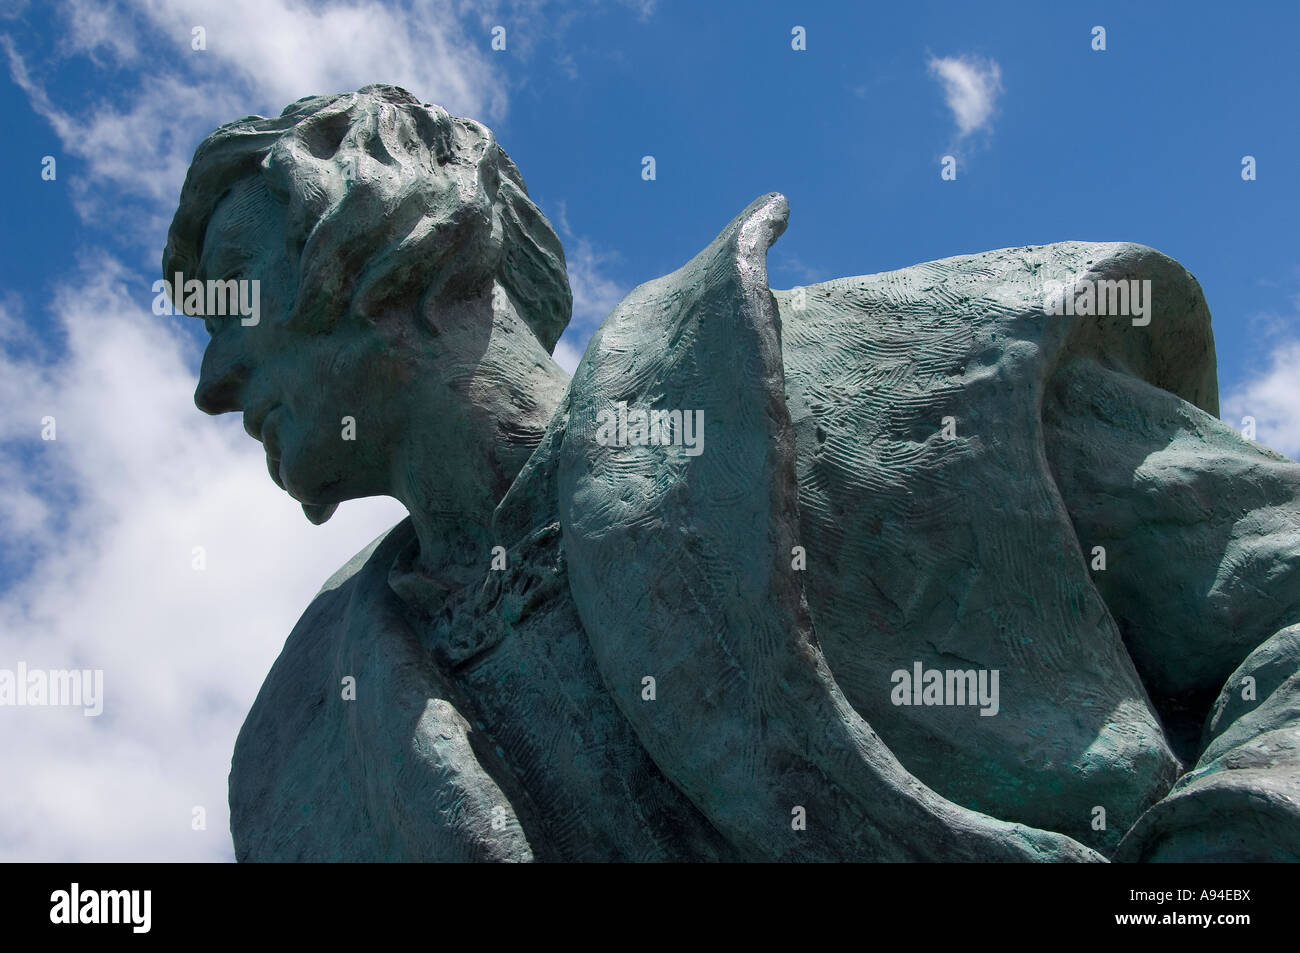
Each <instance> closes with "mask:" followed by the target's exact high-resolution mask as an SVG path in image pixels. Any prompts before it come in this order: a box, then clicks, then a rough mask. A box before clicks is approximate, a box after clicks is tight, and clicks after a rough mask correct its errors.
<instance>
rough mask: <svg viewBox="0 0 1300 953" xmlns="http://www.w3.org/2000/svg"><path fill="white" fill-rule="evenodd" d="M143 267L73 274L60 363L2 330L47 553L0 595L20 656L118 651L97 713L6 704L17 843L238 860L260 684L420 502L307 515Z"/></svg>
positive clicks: (71, 851) (6, 652)
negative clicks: (243, 735) (198, 368)
mask: <svg viewBox="0 0 1300 953" xmlns="http://www.w3.org/2000/svg"><path fill="white" fill-rule="evenodd" d="M134 281H135V279H134V277H133V275H132V274H131V272H130V271H129V270H128V269H125V268H123V267H122V266H121V265H120V264H119V263H118V262H116V261H115V260H113V259H111V258H106V257H96V258H93V259H90V260H88V261H87V262H86V263H85V266H84V268H83V269H82V270H81V271H79V273H77V274H76V275H75V276H73V277H72V279H71V280H70V281H69V282H68V283H66V284H64V285H62V286H60V287H59V288H58V289H57V291H56V293H55V296H54V298H53V300H52V302H51V303H50V305H49V308H48V311H47V312H45V313H42V314H41V315H39V317H40V318H41V319H43V320H49V321H51V322H53V323H55V324H57V325H58V326H59V328H60V329H61V331H62V332H63V333H64V334H65V335H66V340H67V349H66V352H65V353H64V354H62V355H61V356H60V357H59V358H58V359H56V360H54V361H52V362H51V361H48V360H46V358H47V357H48V355H42V354H33V355H30V356H21V355H18V354H16V353H15V351H16V350H17V349H16V348H11V347H10V346H9V344H10V343H11V342H10V337H9V336H4V337H5V340H4V342H2V343H0V405H3V406H4V407H5V408H6V411H5V414H4V415H3V416H0V485H2V486H3V493H0V538H3V539H4V540H5V553H6V556H12V555H14V554H15V553H19V554H21V557H22V562H23V563H24V568H25V569H26V570H27V571H26V572H25V573H24V574H23V576H22V578H21V579H18V580H16V581H14V580H11V581H10V585H9V586H8V587H7V588H5V589H4V590H3V592H0V658H3V659H4V660H5V661H4V662H3V663H0V664H3V666H4V667H5V668H9V669H11V670H12V669H13V667H14V666H15V665H16V663H17V661H19V660H21V661H25V662H26V663H27V664H28V666H29V667H31V668H45V669H63V668H92V669H102V670H103V672H104V699H105V704H104V713H103V714H102V715H101V716H100V717H98V718H87V717H84V716H83V715H82V714H81V712H80V711H78V710H70V709H57V708H14V707H6V708H4V709H0V731H2V732H3V742H2V744H3V747H4V750H5V758H6V760H7V761H8V762H9V763H11V764H14V765H21V766H22V769H21V770H15V771H10V772H8V773H7V775H6V780H5V783H4V785H0V860H195V859H207V860H221V859H231V857H232V851H231V846H230V837H229V833H228V816H227V808H226V773H227V771H228V770H229V764H230V751H231V747H232V745H233V742H234V738H235V734H236V733H237V731H238V729H239V725H240V723H241V722H242V720H243V718H244V715H245V713H246V712H247V710H248V708H249V706H250V705H251V703H252V700H253V697H254V695H255V694H256V692H257V687H258V685H259V684H260V683H261V681H262V679H263V677H264V676H265V674H266V672H267V671H268V669H269V668H270V665H271V662H272V661H273V660H274V658H275V656H276V655H277V654H278V652H279V650H280V647H281V646H282V645H283V643H284V640H285V638H286V636H287V635H288V633H289V631H290V629H291V628H292V627H293V625H294V623H295V622H296V621H297V618H298V615H299V614H300V613H301V612H302V610H303V609H304V608H305V607H306V605H307V603H308V602H309V601H310V599H311V597H312V595H313V594H314V593H315V592H316V590H317V589H318V588H319V587H320V584H321V583H322V582H323V581H324V580H325V579H326V578H328V576H329V575H330V574H331V573H333V572H334V570H336V569H337V568H338V567H339V565H340V564H341V563H342V562H343V561H344V560H346V559H347V558H348V557H349V556H351V555H352V554H353V553H355V552H357V551H358V550H359V549H360V548H361V547H362V546H364V545H365V544H366V543H367V542H368V541H369V540H370V539H371V538H373V537H374V536H375V535H376V534H377V533H378V532H380V531H381V530H382V529H383V528H384V527H387V526H391V525H392V524H393V523H395V522H396V521H397V520H398V519H400V518H401V517H402V516H403V515H404V514H403V511H402V508H401V507H400V506H399V505H398V504H397V503H396V502H395V501H392V500H359V501H354V502H353V503H350V504H348V505H345V506H343V507H342V508H340V510H339V512H338V514H337V515H336V516H335V517H334V519H333V520H331V521H330V522H329V523H328V524H326V525H325V526H320V527H315V526H311V525H310V524H308V523H307V521H306V520H305V519H303V517H302V513H301V510H300V509H299V507H298V506H297V504H296V503H294V501H293V500H292V499H290V498H289V497H288V496H286V495H285V494H284V493H283V492H281V491H280V490H278V489H276V488H275V487H274V486H273V485H272V484H271V482H270V480H269V479H268V478H267V476H266V467H265V464H264V462H263V460H262V450H261V448H260V447H259V446H258V445H257V444H256V443H254V442H253V441H252V440H250V439H249V438H248V436H247V434H245V433H244V432H243V428H242V427H241V426H240V422H239V419H238V417H237V416H236V415H229V416H227V417H223V418H219V419H215V420H203V419H200V418H199V415H198V411H197V410H196V409H195V408H194V405H193V403H192V402H191V400H192V393H193V389H194V375H193V372H192V371H191V370H190V367H191V365H192V364H193V362H194V360H195V358H196V357H197V354H196V353H195V351H196V347H195V345H194V344H193V343H192V341H191V340H190V338H189V337H188V335H185V334H183V333H182V332H181V331H180V329H179V328H178V327H177V325H176V322H177V321H179V320H181V319H175V318H158V317H155V316H154V315H152V314H151V313H150V312H149V310H148V308H147V307H142V306H141V305H140V304H139V303H138V302H137V301H136V300H134V298H133V296H132V294H131V288H132V284H133V282H134ZM19 336H20V337H21V334H19ZM13 343H18V342H13ZM45 417H53V418H54V426H55V431H54V436H55V438H56V439H54V440H51V441H46V440H42V439H41V431H42V419H43V418H45ZM196 546H201V547H203V551H204V556H205V560H206V568H204V569H202V570H196V569H195V568H194V565H195V563H194V548H195V547H196ZM194 807H202V808H204V809H205V812H206V821H207V827H206V829H205V830H194V829H193V828H192V826H191V818H192V811H193V808H194Z"/></svg>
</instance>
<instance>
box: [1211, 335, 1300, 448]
mask: <svg viewBox="0 0 1300 953" xmlns="http://www.w3.org/2000/svg"><path fill="white" fill-rule="evenodd" d="M1222 414H1223V419H1224V420H1225V421H1227V422H1228V423H1229V424H1231V425H1232V426H1233V427H1234V428H1236V429H1238V430H1240V429H1241V428H1242V418H1244V417H1254V418H1255V439H1256V440H1257V441H1258V442H1259V443H1262V444H1264V445H1266V446H1269V447H1272V448H1273V449H1274V450H1276V451H1278V452H1279V453H1282V454H1285V455H1286V456H1288V457H1290V458H1291V459H1293V460H1300V340H1288V341H1283V342H1281V343H1280V344H1278V345H1276V346H1275V347H1274V348H1273V350H1272V351H1271V352H1270V353H1269V355H1268V356H1267V358H1266V360H1265V363H1264V367H1263V369H1262V371H1261V372H1260V373H1258V374H1256V375H1255V376H1254V377H1252V378H1250V379H1248V380H1246V381H1245V382H1243V383H1242V384H1241V385H1239V386H1238V387H1236V388H1235V389H1234V390H1232V391H1231V392H1230V393H1229V394H1228V395H1227V396H1225V397H1224V398H1223V401H1222Z"/></svg>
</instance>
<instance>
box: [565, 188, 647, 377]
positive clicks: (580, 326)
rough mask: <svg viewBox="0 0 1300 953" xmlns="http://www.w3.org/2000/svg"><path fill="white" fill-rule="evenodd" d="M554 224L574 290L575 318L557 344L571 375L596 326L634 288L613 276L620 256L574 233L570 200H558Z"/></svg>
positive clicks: (570, 285)
mask: <svg viewBox="0 0 1300 953" xmlns="http://www.w3.org/2000/svg"><path fill="white" fill-rule="evenodd" d="M553 215H554V223H555V227H556V229H557V230H558V231H559V233H560V237H561V238H562V239H563V240H564V257H565V264H566V267H567V270H568V272H569V287H570V288H571V289H572V290H573V319H572V320H571V321H570V322H569V327H568V328H567V329H566V330H565V332H564V335H563V336H562V337H561V338H560V340H559V342H558V343H557V344H556V346H555V353H554V355H553V356H554V357H555V361H556V363H557V364H559V365H560V366H561V367H563V368H564V369H565V370H566V371H568V372H569V373H570V374H572V373H573V371H574V369H575V368H576V367H577V366H578V361H579V360H580V359H581V358H582V352H583V351H584V350H586V347H587V341H588V340H589V339H590V338H591V335H592V332H593V331H595V329H596V327H597V326H598V325H599V324H600V323H601V322H602V321H604V320H605V318H607V317H608V316H609V313H610V312H611V311H613V310H614V308H615V306H616V305H617V304H618V303H619V302H620V301H622V300H623V299H624V298H625V297H626V296H627V293H628V291H630V290H631V289H630V288H628V287H627V286H625V285H624V284H622V283H621V282H618V281H616V280H614V279H613V278H610V277H609V275H608V273H607V268H608V267H609V266H610V265H611V264H612V263H614V262H615V261H616V260H617V257H618V256H617V255H616V254H614V253H612V252H606V251H603V250H600V249H597V248H596V247H595V246H594V245H593V244H592V243H591V242H590V241H589V240H588V239H586V238H584V237H581V236H578V235H575V234H574V232H573V229H572V227H571V226H570V225H569V210H568V205H567V203H565V202H563V201H560V202H556V203H555V206H554V209H553Z"/></svg>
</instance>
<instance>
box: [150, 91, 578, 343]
mask: <svg viewBox="0 0 1300 953" xmlns="http://www.w3.org/2000/svg"><path fill="white" fill-rule="evenodd" d="M254 175H261V176H262V178H263V180H264V182H265V183H266V184H267V186H268V188H269V189H270V191H271V194H272V195H274V196H275V197H276V198H277V199H278V200H279V201H281V202H283V203H285V205H286V207H287V211H288V214H287V219H286V221H287V235H286V236H285V238H286V241H289V242H291V243H293V246H294V247H295V249H296V252H297V255H296V257H297V261H298V275H297V279H298V283H297V293H296V295H295V297H294V302H293V306H292V309H291V312H290V315H289V318H288V320H289V322H290V323H292V324H294V325H296V326H298V327H301V328H303V329H310V330H321V331H324V330H328V329H329V328H330V327H332V326H333V324H334V322H335V321H337V320H338V319H339V318H340V317H341V316H342V315H344V314H346V313H349V312H352V313H355V314H359V315H365V316H367V317H369V318H371V319H383V318H385V317H388V316H391V315H393V314H394V313H399V312H400V313H405V314H407V315H410V314H411V312H415V313H417V314H418V313H420V311H421V309H422V306H423V304H424V303H425V302H426V301H428V300H441V301H450V300H456V299H459V298H467V297H471V296H476V295H478V294H481V293H483V292H484V291H485V290H486V289H487V287H488V282H489V281H490V279H492V278H493V277H495V278H496V279H497V281H499V282H500V283H501V284H502V286H504V288H505V290H506V291H507V292H508V293H509V294H510V296H511V298H512V299H513V301H514V303H515V305H516V307H517V308H518V309H519V312H520V314H521V315H522V316H523V317H524V319H525V320H526V321H527V322H528V323H529V325H530V326H531V327H532V329H533V332H534V333H535V334H536V335H537V337H538V339H539V340H540V341H541V342H542V344H543V346H544V347H545V348H546V350H547V351H551V350H552V349H553V348H554V347H555V342H556V340H557V339H558V338H559V336H560V334H561V333H562V332H563V331H564V328H565V325H567V324H568V322H569V316H570V313H571V311H572V306H573V298H572V293H571V291H570V290H569V280H568V275H567V273H566V271H565V264H564V251H563V249H562V248H561V246H560V240H559V238H558V236H556V234H555V231H554V229H552V228H551V224H550V222H548V221H547V220H546V217H545V216H544V215H542V213H541V211H540V210H539V209H538V208H537V206H536V205H534V204H533V202H532V200H531V199H529V198H528V191H527V189H526V188H525V187H524V180H523V177H522V176H520V174H519V170H518V169H517V168H515V164H514V163H513V162H512V161H511V160H510V157H509V156H508V155H506V153H505V150H504V149H502V148H501V147H500V146H499V145H498V144H497V141H496V137H495V136H493V134H492V132H491V130H489V129H488V128H487V127H486V126H483V125H482V124H480V123H478V122H475V121H474V120H472V119H458V118H456V117H454V116H451V115H449V114H448V113H447V112H446V110H444V109H442V108H441V107H439V106H433V105H429V104H422V103H420V102H419V101H418V100H417V99H416V98H415V97H414V96H412V95H411V94H410V93H408V92H407V91H406V90H404V89H400V88H398V87H396V86H385V85H374V86H366V87H363V88H362V89H360V90H359V91H357V92H355V93H343V94H339V95H334V96H314V97H308V98H306V99H300V100H298V102H296V103H293V104H292V105H290V106H288V107H286V108H285V110H284V112H282V113H281V114H280V115H279V116H278V117H276V118H273V119H268V118H264V117H261V116H249V117H247V118H244V119H240V120H238V121H237V122H232V123H227V124H226V125H224V126H221V127H220V128H219V129H217V130H216V131H215V132H213V133H212V134H211V135H209V136H208V137H207V138H206V139H205V140H203V142H202V143H201V144H200V145H199V147H198V149H197V150H196V151H195V153H194V161H193V163H192V164H191V165H190V170H189V174H188V175H187V176H186V178H185V185H184V187H183V188H182V189H181V198H180V204H179V207H178V208H177V210H176V215H175V217H174V218H173V219H172V224H171V228H170V229H169V231H168V234H167V247H166V249H165V250H164V252H163V262H162V265H163V276H164V277H165V278H167V279H169V280H170V279H171V277H172V276H173V275H174V274H176V273H177V272H180V273H181V274H183V275H184V276H185V277H186V278H189V277H199V275H198V263H199V257H200V255H201V253H202V250H203V240H204V234H205V232H206V230H207V226H208V221H209V219H210V218H211V217H212V213H213V210H214V209H215V208H216V206H217V203H218V202H220V201H221V199H222V197H223V196H224V195H225V194H226V193H227V192H228V191H229V190H230V188H231V187H232V186H233V185H234V184H236V183H237V182H239V181H240V180H242V179H244V178H247V177H250V176H254ZM206 277H217V278H221V277H225V276H221V275H217V276H206ZM251 277H256V276H251Z"/></svg>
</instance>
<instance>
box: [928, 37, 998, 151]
mask: <svg viewBox="0 0 1300 953" xmlns="http://www.w3.org/2000/svg"><path fill="white" fill-rule="evenodd" d="M928 65H929V69H930V73H931V74H932V75H933V76H935V77H937V78H938V80H939V82H940V83H942V84H943V96H944V100H945V101H946V102H947V103H948V108H949V109H951V110H952V115H953V118H954V119H955V120H956V122H957V136H958V138H959V139H964V138H966V137H967V136H969V135H971V134H972V133H975V132H978V131H980V130H982V129H983V130H987V129H989V128H990V120H991V119H992V118H993V110H994V107H995V106H996V105H997V98H998V95H999V94H1000V93H1001V92H1002V69H1001V67H999V66H998V64H997V62H996V61H995V60H992V59H988V60H982V59H978V58H976V57H973V56H945V57H936V56H931V57H930V61H929V64H928Z"/></svg>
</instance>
